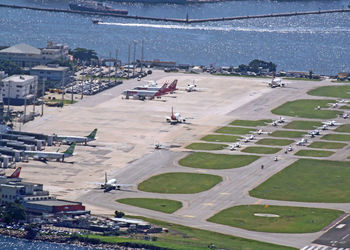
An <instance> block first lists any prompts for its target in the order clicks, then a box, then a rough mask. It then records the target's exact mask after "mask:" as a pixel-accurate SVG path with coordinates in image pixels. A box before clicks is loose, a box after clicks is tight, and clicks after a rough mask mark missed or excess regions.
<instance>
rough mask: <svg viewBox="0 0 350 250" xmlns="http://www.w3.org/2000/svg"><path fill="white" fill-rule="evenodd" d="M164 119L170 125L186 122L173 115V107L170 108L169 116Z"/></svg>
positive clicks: (177, 115)
mask: <svg viewBox="0 0 350 250" xmlns="http://www.w3.org/2000/svg"><path fill="white" fill-rule="evenodd" d="M165 119H166V121H167V122H169V123H170V124H172V125H174V124H177V123H185V122H186V118H182V117H181V115H180V114H179V113H175V114H174V109H173V107H171V116H167V117H166V118H165Z"/></svg>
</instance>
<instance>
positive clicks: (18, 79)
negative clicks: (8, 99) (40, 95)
mask: <svg viewBox="0 0 350 250" xmlns="http://www.w3.org/2000/svg"><path fill="white" fill-rule="evenodd" d="M35 77H36V76H30V75H13V76H9V77H7V78H5V79H3V80H2V81H3V82H7V81H11V82H17V83H18V82H25V81H28V80H32V79H34V78H35Z"/></svg>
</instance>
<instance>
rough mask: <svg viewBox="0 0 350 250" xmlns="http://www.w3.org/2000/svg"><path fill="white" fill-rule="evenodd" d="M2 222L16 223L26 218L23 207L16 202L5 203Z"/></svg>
mask: <svg viewBox="0 0 350 250" xmlns="http://www.w3.org/2000/svg"><path fill="white" fill-rule="evenodd" d="M2 218H3V221H4V222H5V223H11V222H18V221H20V220H25V219H26V218H27V214H26V211H25V209H24V207H23V206H22V205H21V204H20V203H17V202H11V203H7V205H6V207H5V209H4V211H3V217H2Z"/></svg>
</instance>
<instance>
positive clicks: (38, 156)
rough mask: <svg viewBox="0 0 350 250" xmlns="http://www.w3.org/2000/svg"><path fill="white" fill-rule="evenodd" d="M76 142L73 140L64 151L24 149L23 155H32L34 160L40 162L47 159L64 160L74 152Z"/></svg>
mask: <svg viewBox="0 0 350 250" xmlns="http://www.w3.org/2000/svg"><path fill="white" fill-rule="evenodd" d="M75 145H76V143H75V142H73V143H72V145H70V146H69V148H68V149H67V150H66V151H64V152H43V151H29V150H25V151H24V155H25V156H28V157H32V158H33V159H34V160H39V161H42V162H45V163H46V162H47V161H48V160H56V161H59V160H61V161H62V162H63V161H64V158H67V157H70V156H72V155H73V153H74V149H75Z"/></svg>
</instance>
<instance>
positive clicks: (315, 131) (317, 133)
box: [309, 129, 320, 138]
mask: <svg viewBox="0 0 350 250" xmlns="http://www.w3.org/2000/svg"><path fill="white" fill-rule="evenodd" d="M309 135H310V136H311V137H312V138H313V137H315V136H316V135H320V130H318V129H315V130H312V131H310V132H309Z"/></svg>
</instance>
